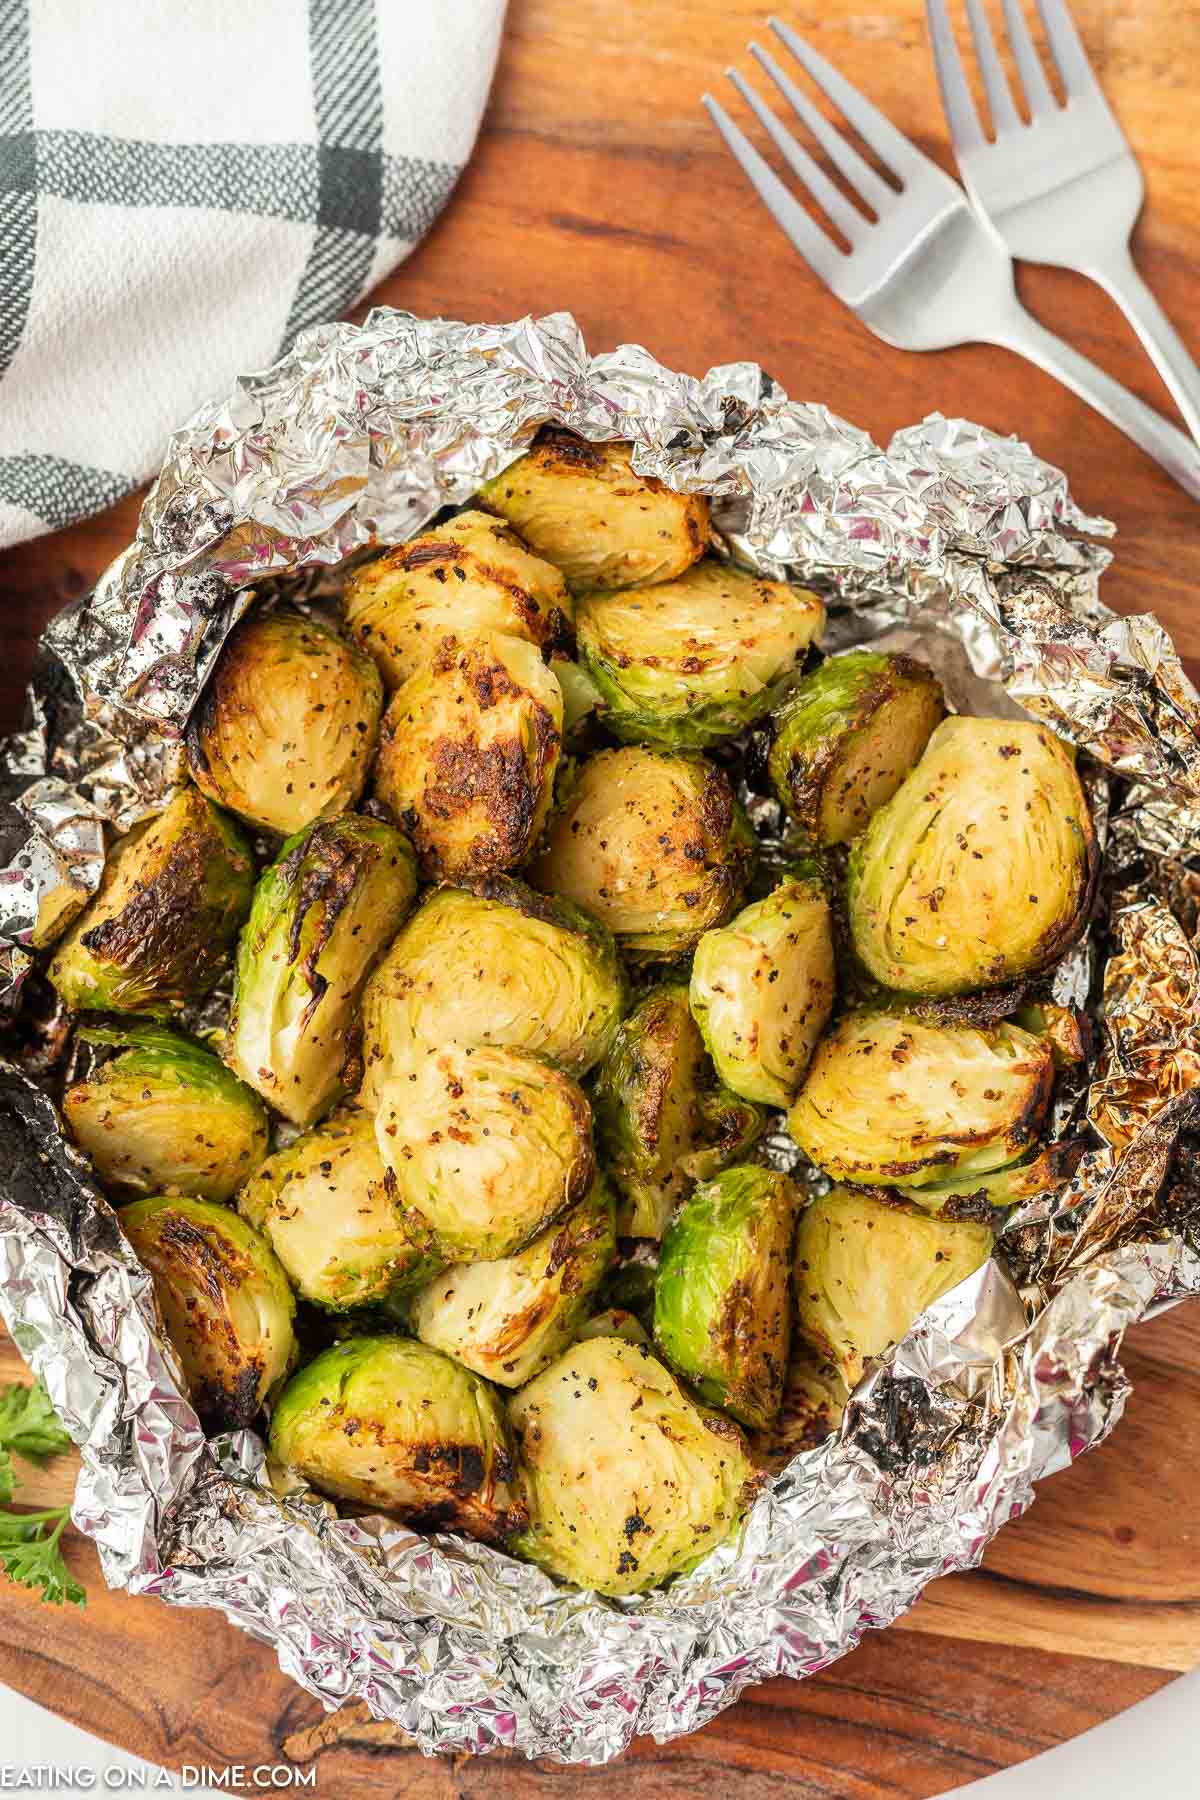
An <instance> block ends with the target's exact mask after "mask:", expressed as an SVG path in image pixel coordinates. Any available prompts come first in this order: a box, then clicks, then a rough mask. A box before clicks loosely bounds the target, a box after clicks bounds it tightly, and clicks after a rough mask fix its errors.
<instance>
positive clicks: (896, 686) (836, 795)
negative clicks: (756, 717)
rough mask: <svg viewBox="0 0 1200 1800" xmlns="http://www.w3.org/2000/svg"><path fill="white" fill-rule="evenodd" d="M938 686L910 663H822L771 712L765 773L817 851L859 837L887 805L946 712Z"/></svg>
mask: <svg viewBox="0 0 1200 1800" xmlns="http://www.w3.org/2000/svg"><path fill="white" fill-rule="evenodd" d="M945 711H946V708H945V705H944V703H943V700H942V689H941V683H940V682H939V681H938V679H937V676H936V675H935V674H934V673H933V670H932V669H929V668H926V666H925V664H924V663H919V662H915V661H914V660H913V659H912V657H909V656H883V655H881V654H879V653H878V652H876V651H871V650H851V651H849V652H847V654H846V655H844V656H834V657H830V659H829V660H828V662H824V663H822V664H821V667H820V668H819V669H816V670H814V671H813V673H812V674H811V675H806V676H805V678H804V680H803V681H802V682H801V683H800V685H799V686H798V687H797V688H796V690H795V692H794V693H792V694H790V695H789V696H788V698H787V699H786V700H785V701H784V703H783V705H782V706H781V707H780V708H779V711H778V712H777V713H776V714H775V717H774V720H773V722H772V724H773V733H772V743H771V749H770V753H769V755H768V759H767V772H768V775H769V778H770V781H771V785H772V786H773V788H774V789H775V793H776V795H777V796H778V799H779V802H780V805H781V806H783V808H784V809H785V811H787V812H788V813H790V814H791V816H792V818H793V819H794V820H795V821H796V823H797V824H798V825H799V826H800V827H801V829H802V830H803V831H804V832H805V834H806V835H807V837H808V838H809V839H810V840H811V841H812V842H813V843H815V844H844V843H846V842H847V841H848V840H849V839H850V838H852V837H857V835H858V833H859V832H860V831H862V830H863V829H864V827H865V826H866V824H867V821H868V820H869V819H870V817H871V815H872V813H874V812H876V811H877V810H878V808H879V807H881V806H882V805H883V804H884V802H885V801H887V800H890V799H891V797H892V795H893V794H894V793H895V792H896V789H897V788H898V787H899V786H900V783H901V782H902V781H903V780H904V778H905V776H906V775H907V774H908V772H909V770H910V769H911V768H912V767H913V765H914V764H915V763H916V762H917V760H918V759H919V757H920V756H921V753H922V752H923V750H924V749H925V745H926V744H927V743H928V741H929V737H930V734H931V732H932V731H933V729H934V727H935V726H936V725H937V723H938V721H939V720H940V719H941V718H942V717H943V716H944V715H945Z"/></svg>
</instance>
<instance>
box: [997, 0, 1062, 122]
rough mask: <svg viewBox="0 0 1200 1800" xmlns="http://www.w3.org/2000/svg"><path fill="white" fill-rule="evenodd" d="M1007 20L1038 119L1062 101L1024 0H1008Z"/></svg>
mask: <svg viewBox="0 0 1200 1800" xmlns="http://www.w3.org/2000/svg"><path fill="white" fill-rule="evenodd" d="M1004 23H1005V24H1006V25H1007V26H1008V41H1009V43H1010V44H1011V45H1012V53H1013V56H1014V58H1015V59H1016V64H1017V71H1018V73H1019V74H1020V77H1021V86H1022V87H1023V88H1024V89H1025V99H1026V102H1027V104H1028V106H1029V112H1030V116H1031V117H1032V118H1035V119H1037V118H1040V117H1042V116H1043V115H1044V114H1046V113H1051V112H1057V111H1058V102H1057V101H1056V100H1055V98H1054V95H1053V94H1052V93H1051V92H1050V83H1049V82H1048V81H1047V80H1046V71H1045V70H1044V69H1043V67H1042V59H1041V57H1040V56H1039V55H1038V53H1037V47H1036V45H1035V44H1034V41H1033V39H1032V37H1031V36H1030V35H1029V26H1028V25H1027V24H1026V22H1025V14H1024V13H1023V12H1022V10H1021V0H1004Z"/></svg>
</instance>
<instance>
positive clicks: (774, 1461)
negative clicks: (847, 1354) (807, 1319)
mask: <svg viewBox="0 0 1200 1800" xmlns="http://www.w3.org/2000/svg"><path fill="white" fill-rule="evenodd" d="M849 1397H850V1390H849V1389H848V1388H847V1386H846V1383H845V1380H844V1378H843V1376H842V1374H841V1371H840V1370H839V1369H837V1368H836V1367H835V1366H834V1364H833V1363H831V1362H827V1361H826V1360H825V1358H824V1357H823V1356H820V1355H818V1353H817V1352H816V1351H815V1350H814V1349H812V1348H811V1346H810V1345H808V1344H805V1343H803V1342H800V1343H797V1344H795V1345H793V1347H792V1359H791V1362H790V1363H789V1364H788V1371H787V1376H786V1378H785V1380H784V1384H783V1403H782V1405H781V1407H780V1409H779V1417H778V1418H777V1419H773V1420H772V1421H771V1423H770V1424H769V1425H767V1426H765V1427H764V1428H763V1430H762V1431H755V1432H752V1433H751V1434H750V1449H751V1451H752V1453H753V1456H754V1460H755V1462H756V1463H757V1464H758V1465H759V1467H760V1468H763V1469H769V1470H770V1472H771V1473H772V1474H773V1475H778V1474H780V1473H781V1472H782V1470H784V1469H786V1468H787V1465H788V1464H789V1463H790V1462H791V1460H792V1458H793V1457H794V1456H799V1455H801V1454H802V1453H803V1452H804V1451H805V1450H815V1449H816V1447H817V1445H818V1444H821V1443H824V1441H825V1439H826V1438H827V1437H828V1436H829V1434H830V1432H831V1431H836V1430H837V1428H838V1426H839V1424H840V1423H841V1419H842V1414H843V1413H844V1412H845V1410H846V1401H847V1400H848V1399H849Z"/></svg>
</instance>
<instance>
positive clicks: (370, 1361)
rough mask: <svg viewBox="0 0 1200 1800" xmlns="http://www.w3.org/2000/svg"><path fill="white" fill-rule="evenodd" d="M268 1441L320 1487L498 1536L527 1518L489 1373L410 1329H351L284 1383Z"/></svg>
mask: <svg viewBox="0 0 1200 1800" xmlns="http://www.w3.org/2000/svg"><path fill="white" fill-rule="evenodd" d="M271 1450H272V1453H273V1454H274V1456H275V1457H276V1459H277V1460H278V1461H279V1462H281V1463H282V1464H283V1465H284V1466H285V1467H286V1468H288V1469H292V1470H294V1471H295V1472H296V1473H297V1474H298V1475H302V1476H303V1477H304V1479H305V1480H306V1481H308V1482H311V1484H312V1486H313V1487H315V1488H318V1489H319V1490H320V1491H321V1493H323V1494H331V1495H333V1496H334V1497H335V1498H336V1499H339V1500H358V1501H361V1502H362V1503H363V1504H364V1505H366V1506H378V1507H382V1508H383V1509H384V1510H385V1511H386V1512H391V1513H395V1514H396V1515H397V1516H398V1517H399V1518H401V1519H407V1520H409V1521H411V1523H413V1524H415V1525H422V1526H425V1527H426V1528H427V1529H431V1530H432V1529H438V1530H440V1529H443V1528H446V1527H448V1528H450V1529H451V1530H454V1531H463V1532H466V1533H467V1535H468V1536H469V1537H473V1538H480V1539H482V1540H483V1542H484V1543H489V1544H491V1543H499V1542H501V1541H502V1539H504V1538H505V1537H507V1536H508V1534H509V1533H510V1532H511V1531H514V1530H517V1529H519V1528H520V1527H521V1526H523V1525H524V1524H525V1522H526V1520H527V1519H528V1516H529V1515H528V1511H527V1508H526V1507H525V1505H524V1503H523V1502H522V1500H521V1498H520V1494H519V1491H518V1489H517V1487H516V1485H515V1483H516V1479H517V1476H516V1469H515V1466H514V1462H513V1455H512V1449H511V1441H510V1438H509V1432H508V1426H507V1423H506V1421H505V1417H504V1408H503V1406H502V1405H501V1403H500V1400H499V1398H498V1396H497V1395H496V1394H495V1393H493V1391H492V1389H491V1388H490V1387H489V1386H488V1385H487V1383H486V1381H481V1380H480V1379H479V1377H478V1375H473V1374H472V1373H471V1371H470V1370H469V1369H464V1368H462V1367H461V1365H460V1364H458V1363H456V1362H453V1361H452V1360H451V1359H450V1357H448V1356H443V1355H442V1353H441V1352H440V1350H431V1349H429V1347H428V1346H427V1345H425V1344H418V1343H416V1342H414V1341H413V1339H411V1338H405V1337H399V1336H393V1335H386V1336H383V1337H358V1338H350V1339H348V1340H347V1341H346V1342H345V1343H341V1344H334V1345H333V1347H332V1348H331V1349H329V1350H325V1351H323V1352H322V1353H321V1355H320V1356H318V1357H317V1358H316V1359H315V1361H313V1362H310V1363H309V1364H308V1367H307V1368H304V1369H301V1371H300V1373H299V1374H298V1375H297V1376H295V1378H294V1379H293V1380H292V1381H290V1382H289V1383H288V1385H287V1387H286V1388H285V1390H284V1392H283V1393H282V1394H281V1396H280V1398H279V1403H278V1405H277V1406H276V1408H275V1412H274V1416H273V1417H272V1419H271Z"/></svg>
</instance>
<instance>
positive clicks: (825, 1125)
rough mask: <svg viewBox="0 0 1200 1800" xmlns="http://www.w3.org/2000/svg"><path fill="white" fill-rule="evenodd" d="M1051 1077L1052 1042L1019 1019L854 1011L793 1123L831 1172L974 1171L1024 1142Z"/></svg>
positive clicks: (818, 1063)
mask: <svg viewBox="0 0 1200 1800" xmlns="http://www.w3.org/2000/svg"><path fill="white" fill-rule="evenodd" d="M1053 1081H1054V1064H1053V1058H1052V1057H1051V1054H1050V1048H1049V1046H1048V1045H1047V1044H1045V1043H1044V1042H1043V1041H1042V1040H1041V1039H1039V1038H1035V1037H1031V1036H1030V1035H1029V1033H1028V1032H1027V1031H1022V1030H1021V1029H1020V1027H1019V1026H1017V1025H1010V1024H1000V1025H995V1026H991V1027H989V1028H986V1029H985V1028H982V1027H977V1026H974V1025H926V1024H924V1023H922V1021H921V1020H919V1019H914V1018H906V1017H904V1016H903V1015H902V1014H897V1013H886V1012H883V1013H880V1012H863V1013H849V1014H847V1016H846V1017H845V1018H844V1019H842V1020H841V1021H840V1023H839V1024H838V1026H837V1028H836V1029H835V1030H834V1031H832V1032H831V1033H830V1035H829V1036H828V1037H827V1038H826V1039H825V1041H824V1043H822V1044H821V1045H820V1047H819V1048H818V1050H817V1053H816V1055H815V1056H814V1057H813V1060H812V1062H811V1064H810V1065H809V1071H808V1076H807V1078H806V1080H805V1083H804V1086H803V1087H802V1088H801V1090H800V1093H799V1095H798V1096H797V1099H796V1104H795V1105H794V1106H793V1107H792V1110H791V1112H790V1113H789V1114H788V1130H789V1131H790V1132H791V1134H792V1136H793V1138H794V1139H795V1140H796V1142H797V1143H798V1144H799V1146H800V1148H801V1149H802V1150H803V1152H804V1154H805V1155H806V1156H807V1157H809V1158H811V1160H812V1161H813V1162H815V1163H816V1165H817V1167H818V1168H820V1169H824V1170H825V1172H826V1174H827V1175H831V1176H832V1177H833V1179H834V1180H835V1181H853V1182H859V1183H866V1184H872V1183H883V1184H886V1185H888V1186H891V1187H924V1186H925V1185H927V1184H928V1183H929V1182H937V1181H945V1180H947V1179H948V1178H949V1177H951V1176H953V1177H955V1178H958V1177H972V1178H974V1177H975V1176H979V1175H985V1174H987V1173H988V1172H989V1171H990V1170H992V1169H999V1168H1003V1167H1004V1165H1005V1164H1006V1163H1011V1162H1014V1161H1015V1160H1016V1159H1017V1158H1018V1157H1020V1156H1022V1155H1023V1154H1024V1152H1025V1151H1026V1150H1028V1149H1029V1147H1030V1145H1031V1144H1032V1143H1033V1142H1034V1141H1035V1139H1036V1138H1037V1135H1038V1131H1039V1129H1040V1127H1041V1124H1042V1120H1043V1117H1044V1116H1045V1112H1046V1107H1047V1104H1048V1102H1049V1099H1050V1089H1051V1087H1052V1085H1053Z"/></svg>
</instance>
